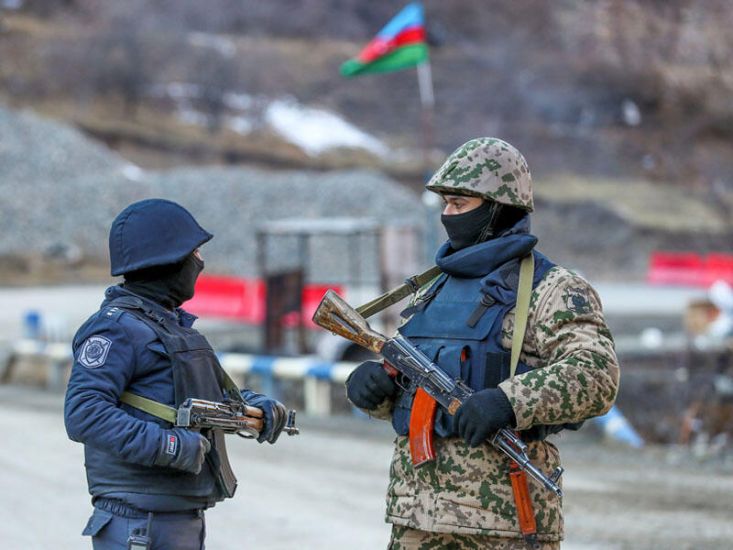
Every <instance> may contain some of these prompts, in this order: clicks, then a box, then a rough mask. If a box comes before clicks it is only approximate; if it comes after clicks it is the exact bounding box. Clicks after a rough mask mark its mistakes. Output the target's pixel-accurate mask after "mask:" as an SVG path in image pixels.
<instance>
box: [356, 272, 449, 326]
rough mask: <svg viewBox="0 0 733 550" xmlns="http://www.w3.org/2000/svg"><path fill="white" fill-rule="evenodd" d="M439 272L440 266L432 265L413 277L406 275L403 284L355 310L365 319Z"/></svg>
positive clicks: (428, 280) (400, 298)
mask: <svg viewBox="0 0 733 550" xmlns="http://www.w3.org/2000/svg"><path fill="white" fill-rule="evenodd" d="M441 273H442V272H441V271H440V268H439V267H438V266H437V265H434V266H433V267H431V268H430V269H428V270H427V271H424V272H422V273H419V274H418V275H414V276H413V277H408V278H407V279H405V283H404V284H402V285H400V286H398V287H396V288H393V289H392V290H388V291H387V292H385V293H384V294H382V295H381V296H377V297H376V298H374V299H373V300H371V301H369V302H367V303H366V304H363V305H360V306H359V307H357V308H356V311H357V312H358V313H359V314H361V316H362V317H364V318H365V319H366V318H368V317H371V316H372V315H374V314H375V313H379V312H380V311H382V310H384V309H387V308H388V307H389V306H391V305H393V304H396V303H397V302H399V301H400V300H402V299H403V298H405V297H407V296H409V295H410V294H414V293H415V292H417V291H418V290H420V288H421V287H422V286H423V285H425V284H427V283H429V282H430V281H432V280H433V279H435V278H436V277H437V276H438V275H440V274H441Z"/></svg>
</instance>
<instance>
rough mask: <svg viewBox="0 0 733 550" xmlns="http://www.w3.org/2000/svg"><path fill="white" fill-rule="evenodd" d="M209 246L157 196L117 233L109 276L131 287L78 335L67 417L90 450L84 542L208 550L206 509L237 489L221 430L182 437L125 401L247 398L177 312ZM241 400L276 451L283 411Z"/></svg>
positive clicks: (121, 219) (131, 211) (124, 219)
mask: <svg viewBox="0 0 733 550" xmlns="http://www.w3.org/2000/svg"><path fill="white" fill-rule="evenodd" d="M212 237H213V235H211V234H210V233H208V232H207V231H205V230H204V229H203V228H202V227H201V226H200V225H199V224H198V223H197V222H196V220H195V219H194V218H193V216H192V215H191V214H190V213H189V212H188V211H187V210H186V209H184V208H183V207H182V206H180V205H178V204H176V203H174V202H171V201H167V200H162V199H148V200H144V201H140V202H137V203H134V204H132V205H130V206H128V207H127V208H126V209H125V210H123V211H122V212H121V213H120V214H119V215H118V216H117V218H116V219H115V220H114V222H113V224H112V228H111V230H110V235H109V249H110V259H111V267H112V275H124V282H123V283H122V284H120V285H118V286H113V287H110V288H108V289H107V291H106V292H105V300H104V302H103V303H102V306H101V308H100V310H99V311H98V312H96V313H95V314H94V315H92V316H91V317H90V318H89V319H88V320H87V321H86V322H85V323H84V324H83V325H82V326H81V328H80V329H79V331H78V332H77V334H76V336H75V337H74V342H73V350H74V358H75V361H74V365H73V368H72V373H71V379H70V381H69V386H68V389H67V393H66V402H65V409H64V420H65V423H66V430H67V433H68V435H69V437H70V438H71V439H72V440H74V441H79V442H81V443H84V453H85V466H86V472H87V481H88V484H89V492H90V493H91V495H92V503H93V505H94V512H93V514H92V516H91V518H90V519H89V522H88V524H87V526H86V528H85V529H84V532H83V534H84V535H88V536H91V537H92V541H93V546H94V548H95V549H102V550H112V549H120V548H124V549H126V548H128V544H133V542H134V541H137V540H139V541H141V542H140V546H139V548H145V546H144V545H145V544H148V547H149V548H153V549H156V550H158V549H168V548H170V549H176V550H187V549H202V548H204V536H205V529H204V510H205V509H206V508H209V507H211V506H213V505H214V504H215V503H216V502H219V501H221V500H224V499H225V498H228V497H231V496H233V494H234V490H235V489H236V478H234V475H233V473H232V472H231V469H230V467H229V461H228V459H227V455H226V448H225V447H224V438H223V434H222V433H221V432H218V433H215V432H217V431H216V430H210V431H208V432H204V433H201V432H197V431H190V430H186V429H182V428H175V427H173V426H172V424H170V423H169V422H166V421H165V420H162V419H160V418H158V417H156V416H154V415H153V414H149V412H144V410H141V408H138V406H134V405H132V404H130V403H134V401H131V400H130V399H129V396H140V397H143V398H147V399H149V400H152V401H153V402H156V403H160V404H163V405H168V406H171V407H177V406H179V405H180V404H181V403H182V402H183V401H184V400H185V399H186V398H190V397H192V398H199V399H208V400H211V401H222V400H224V399H227V398H228V399H235V398H236V399H239V398H240V395H232V394H233V393H235V392H236V393H237V394H240V392H239V390H236V388H234V387H233V386H232V385H231V384H229V383H228V381H229V379H228V377H227V376H226V374H225V373H224V372H223V370H222V369H221V366H220V365H219V362H218V360H217V359H216V355H215V354H214V352H213V351H212V349H211V346H210V345H209V344H208V342H207V341H206V339H205V338H204V337H203V336H202V335H201V334H200V333H199V332H197V331H196V330H195V329H193V328H191V326H192V324H193V322H194V320H195V319H196V318H195V316H193V315H191V314H189V313H187V312H186V311H184V310H182V309H180V308H179V306H180V305H181V304H182V303H183V302H185V301H186V300H188V299H190V298H191V297H192V296H193V292H194V284H195V282H196V278H197V277H198V275H199V273H200V272H201V271H202V270H203V268H204V262H203V260H202V258H201V255H200V253H199V247H201V246H202V245H203V244H204V243H206V242H208V241H209V240H210V239H211V238H212ZM241 398H242V399H243V400H244V401H246V402H247V404H248V405H251V406H254V407H259V408H260V409H262V410H263V412H264V420H265V423H264V428H263V430H262V432H261V433H260V436H259V438H258V441H259V442H264V441H267V442H269V443H274V442H275V441H276V440H277V438H278V436H279V435H280V432H281V431H282V429H283V427H284V426H285V422H286V417H287V411H286V409H285V407H284V406H283V405H282V404H281V403H279V402H277V401H275V400H273V399H270V398H268V397H266V396H264V395H260V394H257V393H255V392H253V391H250V390H244V391H242V392H241ZM150 541H152V542H150ZM132 547H133V548H138V546H132Z"/></svg>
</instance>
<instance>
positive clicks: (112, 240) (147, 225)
mask: <svg viewBox="0 0 733 550" xmlns="http://www.w3.org/2000/svg"><path fill="white" fill-rule="evenodd" d="M212 237H213V235H212V234H211V233H209V232H208V231H206V230H205V229H204V228H202V227H201V226H200V225H199V224H198V222H197V221H196V220H195V219H194V217H193V216H192V215H191V213H190V212H189V211H188V210H186V209H185V208H183V207H182V206H181V205H180V204H176V203H175V202H173V201H168V200H164V199H146V200H143V201H140V202H135V203H132V204H131V205H130V206H128V207H127V208H125V209H124V210H123V211H122V212H120V213H119V214H118V215H117V217H116V218H115V221H113V222H112V227H111V228H110V230H109V257H110V264H111V268H112V275H122V274H123V273H128V272H130V271H137V270H138V269H143V268H146V267H153V266H157V265H168V264H174V263H177V262H180V261H181V260H183V259H185V258H186V256H188V255H189V254H191V252H193V251H194V250H196V249H197V248H198V247H199V246H201V245H202V244H204V243H205V242H207V241H209V240H210V239H211V238H212Z"/></svg>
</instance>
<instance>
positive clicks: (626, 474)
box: [0, 386, 733, 550]
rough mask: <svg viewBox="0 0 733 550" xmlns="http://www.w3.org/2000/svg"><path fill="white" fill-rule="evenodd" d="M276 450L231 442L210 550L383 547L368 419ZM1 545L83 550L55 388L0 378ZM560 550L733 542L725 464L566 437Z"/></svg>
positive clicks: (320, 424) (72, 451)
mask: <svg viewBox="0 0 733 550" xmlns="http://www.w3.org/2000/svg"><path fill="white" fill-rule="evenodd" d="M302 431H303V433H302V435H301V436H299V437H291V438H288V437H283V438H281V439H280V441H278V443H277V444H276V445H275V446H269V445H258V444H256V443H254V442H251V441H244V440H241V441H240V440H238V439H233V440H231V441H230V445H229V447H230V454H231V458H232V465H233V467H234V469H235V471H236V472H237V474H238V476H239V479H240V487H239V490H238V494H237V495H236V497H235V498H234V499H233V500H230V501H228V502H225V503H222V504H220V505H218V506H216V508H214V509H213V510H210V511H209V512H208V513H207V531H208V539H207V541H208V543H207V548H209V549H210V550H228V549H232V550H241V549H247V548H267V549H268V550H276V549H296V548H297V549H343V548H348V549H349V550H360V549H364V550H369V549H379V548H385V546H386V543H387V540H388V537H389V529H388V526H387V525H385V524H384V522H383V512H384V492H385V487H386V483H387V475H388V471H387V468H388V463H389V458H390V455H391V439H392V436H391V434H390V431H389V429H388V427H387V426H385V425H383V424H382V423H378V422H377V421H370V420H363V419H356V418H331V419H322V420H316V419H304V420H303V422H302ZM0 434H2V436H1V437H2V445H0V487H2V493H0V517H2V518H3V521H2V522H0V541H2V547H3V548H6V549H9V550H41V549H44V550H46V549H49V548H53V549H55V550H67V549H68V550H71V549H77V548H89V547H91V545H90V544H89V541H88V540H86V539H84V538H82V537H81V536H80V532H81V530H82V528H83V527H84V524H85V523H86V520H87V518H88V516H89V514H90V510H91V506H90V503H89V497H88V495H87V493H86V483H85V478H84V469H83V466H82V463H83V456H82V446H81V445H79V444H76V443H73V442H71V441H69V440H67V439H66V435H65V432H64V428H63V420H62V396H61V395H59V394H52V393H47V392H42V391H40V390H36V389H28V388H25V387H19V386H0ZM559 446H560V449H561V452H562V454H563V457H564V465H565V467H566V469H567V471H566V473H565V492H566V496H565V510H566V531H567V535H566V541H565V543H564V544H563V548H564V549H566V550H580V549H590V550H610V549H634V550H645V549H706V548H710V549H712V548H716V549H720V548H731V541H733V521H732V520H733V468H732V467H731V464H730V463H728V464H726V463H724V462H722V461H720V460H717V461H716V462H714V463H707V464H706V463H698V462H695V461H693V460H692V459H690V458H689V457H687V456H685V455H681V454H677V455H674V454H673V453H670V451H669V450H667V449H662V448H649V449H645V450H643V451H632V450H629V449H626V448H623V447H618V446H614V445H609V444H604V443H602V442H600V441H599V440H598V439H597V438H596V437H595V436H594V434H593V433H592V431H591V430H587V431H586V433H585V434H584V433H583V432H581V433H580V434H572V435H568V436H562V438H561V439H560V441H559Z"/></svg>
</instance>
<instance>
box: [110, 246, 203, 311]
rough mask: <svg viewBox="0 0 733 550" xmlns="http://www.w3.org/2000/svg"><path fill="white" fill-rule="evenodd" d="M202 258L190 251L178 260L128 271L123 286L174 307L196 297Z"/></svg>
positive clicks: (163, 304)
mask: <svg viewBox="0 0 733 550" xmlns="http://www.w3.org/2000/svg"><path fill="white" fill-rule="evenodd" d="M203 269H204V262H203V260H199V259H198V258H197V257H196V256H195V255H194V254H190V255H189V256H188V257H187V258H186V259H185V260H183V261H182V262H179V263H177V264H172V265H164V266H155V267H150V268H147V269H141V270H139V271H133V272H130V273H125V283H124V285H123V286H124V287H125V288H126V289H128V290H129V291H131V292H134V293H135V294H137V295H139V296H142V297H143V298H148V299H149V300H153V301H154V302H157V303H159V304H160V305H162V306H163V307H166V308H168V309H173V308H176V307H178V306H180V305H181V304H182V303H184V302H186V301H188V300H190V299H191V298H192V297H193V291H194V287H195V285H196V279H198V276H199V274H200V273H201V271H203Z"/></svg>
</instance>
